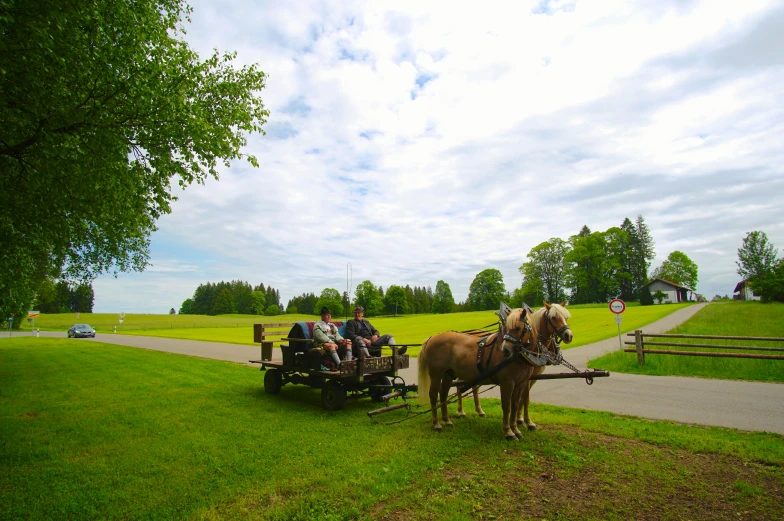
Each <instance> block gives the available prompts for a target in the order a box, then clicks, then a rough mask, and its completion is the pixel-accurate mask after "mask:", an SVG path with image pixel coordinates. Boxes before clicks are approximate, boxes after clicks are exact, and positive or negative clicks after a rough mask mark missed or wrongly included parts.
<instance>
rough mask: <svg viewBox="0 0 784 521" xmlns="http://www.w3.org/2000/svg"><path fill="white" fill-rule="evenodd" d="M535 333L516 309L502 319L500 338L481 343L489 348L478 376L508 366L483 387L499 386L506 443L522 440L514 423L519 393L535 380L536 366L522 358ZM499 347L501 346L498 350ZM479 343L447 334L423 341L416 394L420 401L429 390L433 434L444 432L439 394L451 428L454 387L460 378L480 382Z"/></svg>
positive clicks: (464, 336) (452, 332)
mask: <svg viewBox="0 0 784 521" xmlns="http://www.w3.org/2000/svg"><path fill="white" fill-rule="evenodd" d="M535 342H536V327H535V326H534V325H533V324H532V323H531V321H530V320H529V317H528V313H527V312H526V310H524V309H515V310H513V311H511V313H509V314H508V316H507V317H506V320H505V322H504V323H503V324H502V327H500V328H499V332H498V333H494V334H493V335H491V336H490V337H489V338H487V340H486V342H485V344H484V345H485V346H487V347H491V346H492V348H491V349H488V350H487V351H486V352H485V358H486V360H485V361H483V362H482V364H483V366H484V367H485V368H486V369H484V371H482V373H485V372H486V371H487V370H491V369H492V368H494V367H497V366H499V365H500V364H502V363H506V365H505V366H504V367H502V368H501V369H500V370H499V371H498V372H496V373H495V374H494V375H492V377H491V378H488V379H487V380H485V381H484V382H482V383H486V384H488V385H489V384H491V383H497V384H498V385H500V386H501V406H502V408H503V417H504V418H503V424H504V425H503V431H504V436H506V438H507V439H510V440H517V439H520V438H522V436H523V435H522V433H521V432H520V430H519V429H518V427H517V422H516V421H515V420H516V418H518V417H519V415H520V407H521V405H522V397H523V391H524V390H525V389H528V383H529V381H528V380H529V378H530V377H531V375H532V374H534V366H533V365H531V364H530V363H528V362H527V361H525V360H524V359H523V358H522V356H521V353H522V352H526V351H529V350H530V349H531V348H533V347H534V346H535ZM498 344H500V345H498ZM478 350H479V345H478V342H477V337H475V336H471V335H467V334H464V333H458V332H456V331H448V332H446V333H440V334H438V335H435V336H432V337H430V338H428V339H427V340H425V343H424V344H423V345H422V350H421V351H420V353H419V390H420V397H422V398H423V399H424V393H425V390H426V389H427V390H428V391H429V396H430V406H431V407H432V413H433V428H434V429H435V430H437V431H440V430H441V429H442V427H441V424H440V423H439V422H438V411H437V402H438V395H439V391H440V394H441V419H442V421H443V422H444V424H446V425H449V426H451V425H452V422H451V421H450V419H449V414H448V413H447V403H446V402H447V398H448V396H449V389H450V387H451V386H452V381H453V380H454V379H455V378H460V379H461V380H463V381H464V382H470V381H473V380H475V379H477V378H479V376H480V371H479V369H478V368H477V352H478ZM507 358H511V360H510V361H508V362H505V359H507Z"/></svg>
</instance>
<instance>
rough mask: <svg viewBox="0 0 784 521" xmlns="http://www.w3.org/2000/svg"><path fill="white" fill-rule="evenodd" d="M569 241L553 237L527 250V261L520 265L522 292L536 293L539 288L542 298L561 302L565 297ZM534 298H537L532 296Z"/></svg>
mask: <svg viewBox="0 0 784 521" xmlns="http://www.w3.org/2000/svg"><path fill="white" fill-rule="evenodd" d="M569 249H570V247H569V243H567V242H566V241H564V240H563V239H559V238H557V237H553V238H551V239H549V240H548V241H545V242H543V243H541V244H538V245H537V246H534V247H533V248H532V249H531V251H530V252H528V259H529V260H528V262H524V263H523V265H522V266H520V273H521V274H522V275H523V288H526V289H527V291H524V293H536V289H537V286H538V287H539V288H540V289H541V293H542V298H543V299H544V300H547V301H549V302H561V301H562V300H565V298H566V291H565V286H566V262H565V257H566V254H567V253H568V252H569ZM534 300H537V301H538V300H539V299H538V298H534Z"/></svg>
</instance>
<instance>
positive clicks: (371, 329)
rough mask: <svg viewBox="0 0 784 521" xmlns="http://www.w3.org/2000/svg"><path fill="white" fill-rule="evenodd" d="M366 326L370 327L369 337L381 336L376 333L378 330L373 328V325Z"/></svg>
mask: <svg viewBox="0 0 784 521" xmlns="http://www.w3.org/2000/svg"><path fill="white" fill-rule="evenodd" d="M368 326H370V336H381V333H379V332H378V329H376V328H374V327H373V324H371V323H370V322H368Z"/></svg>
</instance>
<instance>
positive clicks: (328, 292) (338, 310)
mask: <svg viewBox="0 0 784 521" xmlns="http://www.w3.org/2000/svg"><path fill="white" fill-rule="evenodd" d="M323 307H326V308H327V309H329V312H330V313H331V314H332V315H333V316H335V317H339V316H341V315H343V314H344V313H345V312H346V309H345V307H346V306H345V303H344V302H343V297H342V296H341V295H340V292H339V291H338V290H336V289H334V288H324V290H323V291H322V292H321V295H320V296H319V299H318V301H317V302H316V313H320V312H321V308H323Z"/></svg>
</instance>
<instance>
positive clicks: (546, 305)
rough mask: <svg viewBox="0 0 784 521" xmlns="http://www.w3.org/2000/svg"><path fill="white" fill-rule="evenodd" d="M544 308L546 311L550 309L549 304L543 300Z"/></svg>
mask: <svg viewBox="0 0 784 521" xmlns="http://www.w3.org/2000/svg"><path fill="white" fill-rule="evenodd" d="M544 307H546V308H547V309H550V308H551V307H552V306H550V304H548V303H547V301H546V300H545V302H544Z"/></svg>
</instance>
